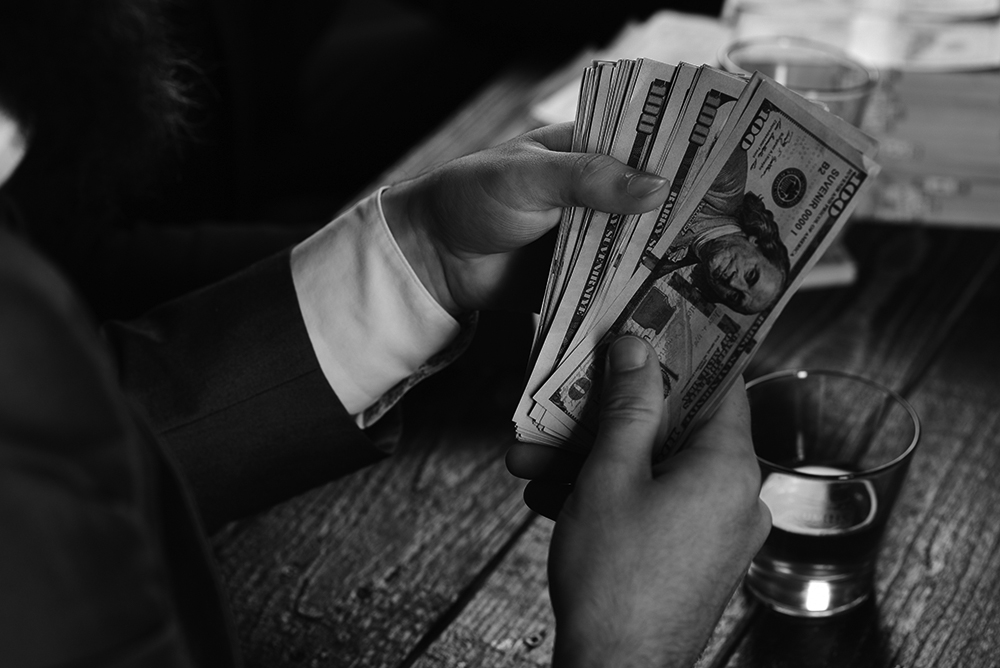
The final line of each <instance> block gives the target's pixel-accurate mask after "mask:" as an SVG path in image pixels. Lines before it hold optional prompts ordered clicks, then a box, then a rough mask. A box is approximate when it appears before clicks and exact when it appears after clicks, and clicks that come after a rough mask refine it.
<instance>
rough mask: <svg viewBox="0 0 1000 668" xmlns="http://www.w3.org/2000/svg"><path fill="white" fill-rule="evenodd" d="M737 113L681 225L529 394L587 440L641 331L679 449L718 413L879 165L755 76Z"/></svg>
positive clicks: (671, 445) (680, 215)
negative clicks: (612, 346) (606, 379)
mask: <svg viewBox="0 0 1000 668" xmlns="http://www.w3.org/2000/svg"><path fill="white" fill-rule="evenodd" d="M747 90H748V93H747V95H748V97H747V98H746V104H745V105H743V109H742V113H741V114H740V115H739V117H738V118H734V117H732V116H731V117H730V122H729V124H728V125H729V127H728V129H727V131H726V133H725V134H724V138H720V143H719V146H718V148H717V150H716V151H714V152H713V154H712V157H711V158H710V160H709V162H708V163H707V164H706V166H705V168H704V169H703V170H702V172H701V174H700V176H699V178H698V179H697V182H696V183H694V184H692V187H691V190H690V193H689V195H688V196H687V197H686V198H683V202H681V203H680V204H679V205H678V209H677V211H676V213H675V216H676V218H675V220H674V222H673V223H671V224H670V225H669V226H668V227H667V229H666V230H665V231H664V233H663V235H662V236H661V238H660V239H659V241H658V242H657V244H656V245H655V247H654V248H653V250H652V252H651V253H650V255H651V256H652V257H653V258H654V259H655V264H653V265H652V267H645V268H644V271H637V272H636V274H635V276H633V278H632V280H631V281H630V283H629V285H628V288H627V289H626V290H625V292H624V293H623V294H622V296H621V297H620V298H619V299H618V300H616V302H615V304H614V305H613V306H612V307H611V308H610V309H609V315H608V319H607V321H605V322H602V323H601V324H600V325H598V326H595V327H594V329H593V330H592V332H591V333H590V334H589V335H588V339H587V340H586V341H584V342H583V343H581V344H580V345H579V346H578V347H577V348H576V349H575V350H574V351H572V352H571V353H570V354H568V355H567V356H566V358H565V359H564V360H563V361H562V362H561V364H560V365H559V367H558V368H557V369H556V370H555V371H554V373H553V374H552V376H551V377H550V378H549V379H548V380H547V381H546V382H545V383H544V384H542V386H541V387H540V388H539V389H538V390H537V391H536V393H535V395H534V397H533V398H534V399H535V401H536V402H537V404H538V407H539V409H540V410H543V411H545V412H546V414H547V417H548V419H549V420H555V421H557V422H559V423H560V424H562V425H563V427H564V428H565V430H564V431H568V432H569V437H568V442H567V445H570V446H571V447H582V448H587V447H589V445H590V443H591V442H592V439H593V435H594V433H595V430H596V418H597V409H598V398H599V395H600V386H601V382H602V372H603V364H601V363H600V362H602V361H603V358H604V355H605V351H606V348H607V346H608V344H609V343H610V342H611V341H612V340H613V339H614V338H616V337H618V336H620V335H622V334H634V335H636V336H640V337H642V338H644V339H646V340H647V341H649V342H650V343H651V344H652V345H653V347H654V348H655V349H656V352H657V356H658V358H659V362H660V370H661V375H662V377H663V381H664V404H665V409H666V411H667V415H668V421H669V424H670V432H669V433H668V435H667V438H666V440H665V441H664V443H663V444H662V445H661V446H660V448H659V450H658V452H657V453H656V459H657V460H661V459H663V458H665V457H667V456H669V455H670V454H672V453H673V452H675V451H676V450H677V449H678V448H679V447H680V446H681V444H682V443H683V442H684V440H685V439H686V437H687V436H688V434H689V433H690V431H691V429H693V428H694V427H695V426H696V424H697V423H698V421H699V419H700V418H702V417H703V416H705V415H707V414H709V413H710V412H711V411H712V410H714V408H715V407H716V405H717V403H718V401H719V400H720V399H721V397H722V396H723V394H724V392H725V390H726V389H728V387H729V386H730V385H731V384H732V382H733V381H734V380H735V378H736V377H737V376H738V375H739V374H740V373H741V372H742V371H743V369H744V368H745V366H746V364H747V362H748V361H749V359H750V357H751V355H752V354H753V352H754V351H755V350H756V349H757V347H758V346H759V344H760V341H761V339H762V338H763V336H764V335H765V334H766V333H767V331H768V330H769V329H770V327H771V325H772V324H773V323H774V320H775V319H776V318H777V316H778V314H779V313H780V311H781V310H782V308H783V307H784V306H785V304H786V303H787V301H788V300H789V299H790V298H791V295H792V293H793V292H794V289H795V288H796V287H797V286H798V284H799V283H800V282H801V280H802V278H803V277H804V275H805V274H806V272H807V271H808V269H809V268H810V267H811V266H812V264H814V263H815V261H816V259H817V258H818V257H819V255H820V254H821V253H822V251H823V250H825V248H826V246H827V245H829V243H830V242H831V241H832V240H833V238H834V236H835V235H836V233H837V232H838V231H839V229H840V227H841V226H842V225H843V223H844V222H845V221H846V220H847V217H848V216H849V214H850V211H851V210H852V208H853V207H854V206H855V205H856V203H857V202H858V200H859V195H860V194H861V193H862V192H863V191H864V190H865V189H866V188H867V187H868V186H869V185H870V183H871V180H872V177H873V176H874V175H875V174H876V173H877V171H878V166H877V165H876V164H875V163H874V162H873V161H872V157H873V155H874V150H875V145H874V142H872V141H871V140H870V139H868V138H867V137H865V136H864V135H863V134H862V133H860V131H858V130H856V129H854V128H853V127H851V126H847V125H846V124H840V123H837V122H833V121H831V119H832V116H830V115H829V114H827V113H825V112H823V111H821V110H819V109H818V108H817V107H815V105H812V104H810V103H809V102H806V101H805V100H803V99H802V98H800V97H798V96H796V95H794V94H792V93H790V92H789V91H787V89H784V88H783V87H781V86H779V85H777V84H775V83H774V82H773V81H771V80H769V79H767V78H765V77H761V76H760V75H755V79H754V81H753V82H751V86H749V87H748V89H747Z"/></svg>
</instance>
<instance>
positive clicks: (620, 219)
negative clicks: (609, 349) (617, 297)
mask: <svg viewBox="0 0 1000 668" xmlns="http://www.w3.org/2000/svg"><path fill="white" fill-rule="evenodd" d="M601 65H602V64H601V63H595V64H594V66H593V67H592V68H591V69H594V70H596V71H595V73H593V74H592V73H591V72H589V71H588V73H586V74H585V77H584V84H583V89H584V90H583V91H582V92H581V100H582V101H584V100H589V99H595V100H600V97H601V96H600V95H597V94H594V93H591V92H589V91H587V90H586V87H587V86H588V85H593V83H596V82H599V81H600V79H599V78H598V76H599V73H600V68H601ZM674 72H675V67H674V66H673V65H666V64H664V63H659V62H656V61H649V60H642V59H640V60H638V61H636V62H634V63H630V64H629V66H623V65H622V63H621V62H619V63H618V64H617V65H616V67H615V70H614V72H613V75H612V76H611V79H610V85H611V92H610V94H609V95H608V100H609V102H608V103H606V104H605V106H606V107H607V109H608V110H609V111H607V112H606V114H605V123H604V125H608V126H610V125H614V131H613V132H611V131H609V130H608V129H607V127H603V128H601V133H600V134H599V135H598V140H597V149H598V150H597V152H602V153H608V154H609V155H612V156H613V157H615V158H617V159H619V160H620V161H622V162H624V163H626V164H628V165H629V166H630V167H634V168H636V169H640V170H645V169H646V167H647V165H648V164H649V163H650V161H651V160H653V161H658V160H659V159H660V154H661V153H662V152H663V151H664V150H665V140H664V138H665V137H666V136H667V135H668V134H669V132H670V129H671V128H672V127H673V119H668V122H666V123H664V111H665V109H666V103H667V100H668V99H669V97H670V91H671V84H672V80H673V76H674ZM618 100H621V101H622V104H621V111H620V112H619V113H615V106H616V105H617V102H618ZM584 104H586V102H584ZM584 113H586V114H589V113H590V112H589V110H587V111H584ZM585 127H586V123H578V125H577V128H578V129H580V130H581V131H583V129H584V128H585ZM576 141H577V140H576V139H574V143H576ZM580 143H581V144H582V143H587V142H586V140H584V139H582V138H581V140H580ZM632 218H635V217H633V216H621V215H612V214H607V213H602V212H596V211H593V210H586V209H585V210H582V211H571V212H569V213H566V214H564V220H563V225H562V226H561V229H560V233H559V237H558V239H557V249H556V252H555V257H554V259H553V263H552V267H551V268H550V275H549V285H548V287H547V290H546V303H543V308H542V315H541V318H540V323H539V327H538V330H539V332H541V333H542V336H541V337H537V336H536V339H540V341H541V342H540V344H539V345H538V346H536V347H534V348H533V352H532V359H533V360H534V362H535V366H534V368H533V370H532V372H531V373H530V374H529V377H528V379H527V382H526V387H528V388H533V387H535V386H537V384H538V383H539V382H541V380H543V379H544V377H545V375H547V374H548V373H549V372H550V371H551V368H552V367H553V366H554V365H555V363H556V362H557V361H558V360H559V359H560V357H561V356H562V354H563V353H564V352H565V351H566V349H567V347H568V345H569V343H570V342H571V341H572V338H573V335H574V333H575V332H576V330H577V329H579V326H580V324H581V323H582V322H583V321H584V319H585V318H586V315H587V313H588V312H589V311H590V309H591V308H592V307H593V305H595V304H597V303H599V299H600V295H601V291H602V286H603V284H604V282H605V281H607V280H608V279H609V277H610V276H612V275H613V273H614V269H615V264H614V259H615V256H614V249H615V248H617V247H619V246H620V244H621V239H622V238H623V237H627V235H628V230H629V225H630V224H631V219H632ZM574 226H578V227H579V230H578V231H574V230H573V227H574ZM566 228H569V229H566ZM556 298H557V299H558V301H559V303H561V304H566V305H573V307H572V308H563V309H562V310H561V311H555V312H553V311H551V310H550V304H549V303H548V302H549V300H552V299H556ZM543 360H544V361H547V364H543V363H542V361H543ZM530 401H531V400H530V393H526V394H525V395H524V396H523V397H522V401H521V405H520V407H519V410H518V412H517V414H518V415H520V416H522V419H523V416H525V415H526V412H527V410H528V408H529V404H530ZM515 422H517V420H516V419H515Z"/></svg>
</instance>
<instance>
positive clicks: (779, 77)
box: [719, 35, 878, 127]
mask: <svg viewBox="0 0 1000 668" xmlns="http://www.w3.org/2000/svg"><path fill="white" fill-rule="evenodd" d="M719 64H720V66H721V67H722V69H724V70H726V71H727V72H731V73H734V74H746V75H749V74H753V72H754V71H760V72H761V73H762V74H766V75H767V76H769V77H771V78H772V79H774V80H775V81H777V82H778V83H779V84H781V85H783V86H786V87H787V88H789V89H791V90H792V91H794V92H796V93H798V94H799V95H801V96H802V97H804V98H806V99H807V100H810V101H811V102H815V103H816V104H818V105H819V106H821V107H823V108H824V109H826V110H827V111H829V112H831V113H832V114H835V115H837V116H839V117H840V118H842V119H844V120H845V121H847V122H848V123H851V124H852V125H855V126H858V127H860V125H861V121H862V118H863V117H864V112H865V108H866V106H867V105H868V101H869V99H871V94H872V91H873V90H874V89H875V86H876V85H877V84H878V70H877V69H875V68H874V67H872V66H870V65H867V64H865V63H862V62H861V61H859V60H857V59H855V58H853V57H852V56H851V55H850V54H848V53H847V52H845V51H843V50H841V49H839V48H837V47H835V46H832V45H829V44H825V43H823V42H818V41H816V40H812V39H806V38H802V37H791V36H783V35H768V36H763V37H753V38H749V39H745V40H738V41H736V42H733V43H731V44H729V45H728V46H725V47H723V49H722V51H721V52H720V53H719Z"/></svg>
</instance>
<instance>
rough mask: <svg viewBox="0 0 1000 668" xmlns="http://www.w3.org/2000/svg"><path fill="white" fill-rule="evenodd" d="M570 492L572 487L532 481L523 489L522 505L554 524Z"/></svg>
mask: <svg viewBox="0 0 1000 668" xmlns="http://www.w3.org/2000/svg"><path fill="white" fill-rule="evenodd" d="M572 492H573V486H572V485H559V484H555V483H548V482H542V481H540V480H532V481H531V482H529V483H528V484H527V485H526V486H525V488H524V504H525V505H526V506H528V507H529V508H531V509H532V510H533V511H535V512H536V513H538V514H539V515H541V516H542V517H547V518H549V519H550V520H552V521H553V522H554V521H556V520H557V519H559V513H560V512H562V508H563V505H565V503H566V499H567V498H568V497H569V495H570V494H572Z"/></svg>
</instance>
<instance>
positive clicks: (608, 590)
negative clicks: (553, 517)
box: [549, 336, 770, 668]
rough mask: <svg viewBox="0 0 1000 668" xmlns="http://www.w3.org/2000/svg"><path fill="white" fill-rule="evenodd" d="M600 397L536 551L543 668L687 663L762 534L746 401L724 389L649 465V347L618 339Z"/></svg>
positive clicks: (652, 419) (655, 383)
mask: <svg viewBox="0 0 1000 668" xmlns="http://www.w3.org/2000/svg"><path fill="white" fill-rule="evenodd" d="M604 388H605V389H604V391H603V395H602V398H601V399H602V409H601V415H600V422H599V428H598V434H597V438H596V441H595V443H594V447H593V449H592V450H591V452H590V454H589V456H588V457H587V460H586V462H584V464H583V466H582V468H581V469H580V472H579V476H578V477H577V479H576V483H575V487H574V489H573V491H572V493H571V494H570V495H569V497H568V498H567V499H566V502H565V505H564V506H563V508H562V511H561V512H560V513H559V521H558V522H557V523H556V527H555V532H554V534H553V537H552V544H551V546H550V550H549V587H550V590H551V594H552V606H553V609H554V610H555V615H556V643H555V655H554V660H553V665H554V666H556V667H557V668H558V667H564V666H571V667H573V668H580V667H583V666H688V665H691V664H693V663H694V661H695V660H696V659H697V657H698V655H699V653H700V652H701V650H702V648H703V647H704V644H705V642H706V641H707V639H708V637H709V635H710V634H711V632H712V629H713V628H714V626H715V624H716V622H717V621H718V618H719V617H720V616H721V614H722V611H723V610H724V608H725V605H726V603H727V602H728V600H729V598H730V596H731V594H732V592H733V590H734V589H735V587H736V586H737V584H738V583H739V581H740V578H741V577H742V575H743V574H744V573H745V572H746V568H747V566H748V564H749V562H750V559H751V558H752V557H753V555H754V554H755V553H756V552H757V550H758V549H759V548H760V546H761V545H762V544H763V542H764V539H765V537H766V536H767V533H768V530H769V529H770V513H769V512H768V510H767V507H766V506H765V505H764V504H763V503H762V502H761V501H760V499H759V496H758V495H759V491H760V470H759V468H758V465H757V461H756V459H755V457H754V453H753V447H752V443H751V440H750V421H749V409H748V406H747V403H746V395H745V393H744V392H743V390H742V388H735V389H733V390H732V391H730V392H729V394H728V395H727V396H726V398H725V400H724V402H723V403H722V405H721V407H720V408H719V410H718V411H717V412H716V413H715V415H714V416H713V417H712V418H711V419H710V420H708V421H707V422H706V423H705V424H704V425H703V427H702V428H701V429H700V430H699V431H698V432H696V433H695V434H694V435H693V437H692V440H691V441H690V443H689V444H688V446H687V447H686V448H685V449H684V450H682V451H681V452H680V453H678V454H677V455H674V456H673V457H670V458H668V459H667V460H665V461H663V462H661V463H660V464H659V465H658V466H656V467H655V468H654V467H653V466H652V465H651V458H652V453H653V446H654V444H655V443H656V441H657V436H658V433H659V432H660V429H661V416H662V406H663V401H662V397H663V391H662V381H661V379H660V372H659V369H658V364H657V361H656V355H655V354H654V353H653V351H652V349H651V348H650V347H649V346H648V345H647V344H646V343H645V342H644V341H642V340H641V339H637V338H635V337H628V336H626V337H622V338H621V339H619V340H617V341H616V342H615V343H614V344H613V345H612V346H611V349H610V351H609V354H608V369H607V381H606V384H605V386H604Z"/></svg>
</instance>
